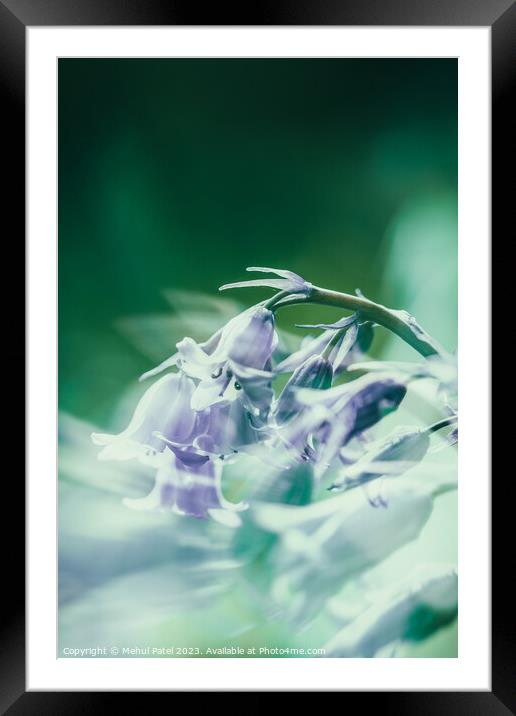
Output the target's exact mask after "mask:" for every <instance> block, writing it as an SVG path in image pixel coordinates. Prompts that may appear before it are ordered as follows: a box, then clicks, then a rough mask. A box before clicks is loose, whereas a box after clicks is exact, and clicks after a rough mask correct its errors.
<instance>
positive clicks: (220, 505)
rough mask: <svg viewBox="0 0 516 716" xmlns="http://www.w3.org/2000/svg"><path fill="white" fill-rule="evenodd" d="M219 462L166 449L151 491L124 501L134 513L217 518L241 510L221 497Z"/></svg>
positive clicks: (194, 454)
mask: <svg viewBox="0 0 516 716" xmlns="http://www.w3.org/2000/svg"><path fill="white" fill-rule="evenodd" d="M221 479H222V463H221V462H220V461H218V460H212V459H210V458H209V457H208V456H207V455H200V454H199V453H197V452H195V451H193V450H189V449H187V450H179V449H175V448H174V449H170V447H165V449H164V453H163V460H162V461H161V464H160V466H159V468H158V471H157V474H156V481H155V484H154V487H153V488H152V490H151V492H150V493H149V494H148V495H147V496H146V497H142V498H126V499H125V500H124V503H125V504H126V505H127V506H128V507H131V508H133V509H136V510H156V511H172V512H176V513H178V514H182V515H189V516H191V517H197V518H198V519H206V518H208V517H209V516H212V517H217V518H218V517H219V516H220V511H222V510H228V511H230V512H231V511H235V510H240V509H242V508H243V505H242V504H234V503H231V502H229V501H228V500H226V498H225V497H224V495H223V494H222V487H221Z"/></svg>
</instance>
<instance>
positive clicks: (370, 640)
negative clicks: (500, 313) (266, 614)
mask: <svg viewBox="0 0 516 716" xmlns="http://www.w3.org/2000/svg"><path fill="white" fill-rule="evenodd" d="M249 270H252V271H258V272H262V273H265V274H268V275H267V276H265V277H264V278H262V279H254V280H250V281H242V282H237V283H232V284H226V285H225V286H222V287H221V289H229V288H242V287H244V288H245V287H248V286H252V287H256V286H264V287H269V288H273V289H276V290H277V293H276V294H275V295H274V296H273V297H272V298H269V299H267V300H264V301H262V302H260V303H258V304H255V305H253V306H251V307H250V308H247V309H245V310H243V311H242V312H241V313H239V314H238V315H236V316H234V317H233V318H232V319H231V320H229V321H228V322H227V323H226V324H225V325H224V326H222V327H221V328H219V329H218V330H217V331H216V332H215V333H213V335H212V336H211V337H209V338H208V339H207V340H205V341H204V342H201V343H198V342H196V341H195V340H193V338H191V337H188V336H187V337H184V338H182V339H181V340H180V341H179V342H178V343H177V344H176V352H175V353H174V354H173V355H172V356H170V357H169V358H167V359H166V360H164V361H163V362H162V363H161V364H160V365H158V366H157V367H156V368H153V369H152V370H150V371H148V372H147V373H145V374H144V375H143V376H142V377H141V380H148V379H153V382H152V383H151V384H150V387H148V388H147V390H146V391H145V393H144V394H143V396H142V397H141V399H140V401H139V403H138V404H137V406H136V409H135V411H134V414H133V416H132V418H131V420H130V421H129V424H128V426H127V427H126V429H125V430H123V431H122V432H120V433H119V434H116V435H113V434H105V433H93V434H92V440H93V442H94V443H95V444H96V445H98V446H100V447H101V450H100V452H99V455H98V457H99V459H101V460H118V461H122V460H134V461H136V464H139V465H140V466H143V467H144V468H145V469H147V470H149V469H150V470H151V471H152V472H153V480H154V483H153V486H152V489H151V491H150V492H149V493H148V494H146V495H145V496H143V497H132V498H130V499H129V498H125V500H124V502H125V505H127V506H128V507H131V508H133V509H136V510H150V511H162V512H163V511H165V512H166V511H171V512H174V513H176V514H181V515H185V516H189V517H194V518H197V519H204V520H207V519H209V518H213V519H214V520H216V521H218V522H221V523H222V524H223V525H225V526H227V527H231V528H236V529H235V531H234V535H235V538H234V540H233V550H234V556H235V557H236V558H237V559H239V560H240V559H244V561H245V560H247V561H248V562H249V563H251V562H252V560H253V559H255V558H256V559H259V560H261V562H262V563H263V560H264V559H270V564H271V565H272V573H273V577H272V578H271V580H270V584H269V588H270V594H271V595H272V597H273V599H274V602H275V604H276V605H277V606H278V607H282V606H283V607H284V608H285V610H286V611H287V612H288V613H289V616H290V617H292V618H293V619H295V620H297V621H301V622H306V621H307V620H310V619H312V618H313V617H314V616H315V615H316V614H317V613H318V612H319V611H320V609H321V608H322V607H323V606H324V605H325V604H326V603H327V602H328V600H329V599H331V598H333V597H334V595H336V594H337V593H338V592H339V590H340V589H341V588H342V587H343V585H345V584H346V583H348V582H349V581H350V580H353V579H357V578H358V577H360V575H361V574H362V573H364V572H368V571H370V570H371V569H373V568H374V567H375V566H376V565H379V564H380V563H381V562H383V561H384V560H385V559H386V558H387V557H389V556H390V555H391V554H392V553H393V552H395V551H396V550H397V549H399V548H400V547H401V546H403V545H405V544H407V543H408V542H410V541H412V540H414V539H416V538H417V536H418V535H419V533H420V531H421V530H422V528H423V527H424V525H425V524H426V522H427V520H428V519H429V516H430V514H431V513H432V509H433V500H434V498H435V497H436V496H437V495H439V494H441V493H442V492H445V491H447V490H449V489H454V487H455V481H454V480H453V479H452V480H449V479H447V478H446V477H445V478H444V479H440V478H439V477H437V478H436V477H434V478H432V479H429V480H428V481H425V482H421V481H419V482H418V481H411V480H410V479H409V478H407V476H406V473H409V472H410V471H412V470H413V469H414V468H415V467H416V466H418V465H419V464H421V463H422V461H423V460H424V459H425V457H426V455H427V454H428V453H430V452H432V451H433V450H435V447H432V441H433V438H432V435H433V434H434V433H436V432H437V431H441V430H442V429H446V430H447V431H448V435H447V436H446V438H445V440H444V441H442V443H444V445H451V444H454V443H455V442H456V441H457V400H456V393H457V388H456V385H457V380H456V361H455V359H454V358H453V357H452V356H450V355H449V354H447V353H445V352H444V350H442V349H440V348H439V347H438V344H437V343H436V342H435V341H433V339H431V337H429V336H428V335H427V334H425V333H424V332H423V331H422V330H420V331H419V332H418V334H417V340H415V339H414V338H413V333H411V332H407V330H406V320H405V318H404V316H403V315H402V313H403V312H399V311H389V309H386V308H385V307H383V306H378V305H376V304H374V303H373V302H371V301H369V300H368V299H365V298H364V297H363V296H362V295H361V294H359V295H358V296H356V297H353V296H350V295H348V294H337V292H328V291H325V289H320V288H317V287H315V286H313V285H312V284H311V283H309V282H307V281H305V280H304V279H303V278H302V277H300V276H298V275H297V274H295V273H293V272H291V271H285V270H276V269H268V268H262V267H252V268H251V269H249ZM270 274H273V275H274V277H272V278H271V277H270ZM325 298H328V305H333V306H338V305H341V304H342V307H343V308H345V309H346V312H347V314H349V315H346V316H344V317H342V318H340V319H339V320H337V321H335V322H333V323H318V324H315V325H310V326H307V325H303V326H300V327H302V328H308V329H311V330H312V331H319V333H318V334H316V335H315V336H306V337H305V338H304V339H303V340H302V341H301V342H300V344H299V345H298V346H297V347H296V349H295V350H291V351H286V350H285V346H284V341H283V340H280V335H279V334H280V331H279V330H278V327H277V325H276V314H277V311H278V310H279V309H281V308H283V307H285V306H290V305H295V304H296V303H309V302H310V301H311V300H312V299H313V300H314V302H316V303H324V300H325ZM386 316H387V319H386ZM400 316H401V318H400ZM382 320H383V321H384V325H385V327H387V328H389V329H391V330H393V331H394V332H395V333H397V334H398V335H399V336H400V337H402V338H403V337H404V336H405V337H406V340H407V342H408V343H409V344H410V345H412V347H415V348H416V349H418V350H420V353H421V354H422V355H423V356H424V361H423V362H414V363H394V362H386V361H372V360H366V353H367V350H368V349H369V347H370V346H371V343H372V340H373V336H374V330H375V328H376V327H377V326H378V325H382ZM436 346H437V347H436ZM285 375H286V376H287V377H286V378H285ZM357 376H358V377H357ZM420 379H422V380H423V382H425V381H426V382H428V381H430V382H432V383H433V385H434V392H435V395H436V398H437V403H436V405H437V410H438V415H437V416H436V417H437V418H438V419H437V420H435V419H434V422H433V423H431V424H425V425H414V426H411V427H400V426H398V427H396V428H395V429H394V430H392V429H387V430H385V429H384V428H383V426H384V425H385V422H386V421H385V418H386V417H387V416H389V415H390V414H392V413H394V412H395V411H397V410H398V408H399V407H400V406H401V404H402V402H403V401H404V399H405V396H406V394H407V391H408V390H409V388H410V386H411V384H413V383H414V382H415V381H418V380H420ZM278 386H281V387H280V388H278ZM391 422H392V419H391ZM380 424H381V425H380ZM379 427H381V428H382V429H381V430H380V433H378V428H379ZM238 463H239V464H240V465H242V466H243V471H244V472H248V473H250V474H251V478H249V479H248V480H247V487H248V488H249V489H248V490H247V494H246V495H245V501H243V500H242V501H240V502H233V501H231V500H229V499H228V498H227V496H225V494H224V483H223V478H224V477H225V475H226V474H227V471H228V470H229V471H231V470H232V469H234V468H233V466H234V465H235V464H238ZM250 465H254V472H255V474H256V473H258V480H257V481H256V484H254V479H253V475H252V473H253V469H251V470H249V466H250ZM256 466H258V468H256ZM392 478H396V479H395V480H393V479H392ZM384 481H386V482H388V483H389V485H390V487H389V495H388V499H386V498H385V497H384V496H382V495H381V494H380V487H381V486H383V482H384ZM371 483H373V484H374V485H376V488H374V487H373V489H376V491H377V494H376V497H375V498H374V499H373V498H372V497H371V496H370V494H369V493H368V492H367V490H368V489H370V488H371ZM314 492H316V493H317V496H316V497H315V498H314ZM350 493H351V494H350ZM364 498H365V499H364ZM219 529H222V528H219ZM269 552H270V555H269ZM267 555H269V556H267ZM436 579H437V581H436V580H435V579H434V578H433V577H432V579H431V580H430V581H429V582H428V583H427V582H425V583H424V584H423V585H420V586H418V587H417V589H418V590H419V591H418V592H417V594H416V596H414V594H415V592H414V590H413V589H412V587H411V588H410V589H409V591H408V592H399V591H398V592H395V593H393V594H392V595H391V596H390V597H389V600H388V604H389V606H388V609H387V611H385V610H384V611H382V612H381V613H378V612H377V611H375V609H372V610H370V611H366V612H364V615H363V617H362V618H361V620H359V621H358V622H357V624H358V626H359V627H360V630H359V632H355V631H353V630H349V629H343V630H342V633H341V634H338V635H337V637H336V639H335V640H334V641H333V642H332V643H331V644H330V647H329V650H330V652H331V653H332V654H335V655H339V654H347V655H362V654H363V655H370V654H372V653H374V652H375V651H376V650H378V649H379V648H380V647H381V646H382V645H383V643H384V638H386V637H385V634H386V633H387V632H385V630H383V631H381V630H380V631H381V637H379V636H378V630H375V629H374V628H373V627H372V626H371V624H376V623H377V622H378V623H380V622H381V623H382V624H383V623H387V622H389V623H390V622H391V621H392V622H393V623H394V622H396V624H397V627H396V629H398V631H404V632H406V633H407V634H408V633H409V632H410V634H411V635H412V636H411V637H410V638H412V637H413V634H414V633H415V632H413V631H410V629H409V626H410V624H411V623H412V622H411V619H412V613H413V611H414V610H415V611H417V610H420V609H423V608H424V609H428V610H429V614H430V613H431V616H432V619H433V620H434V621H432V624H434V622H435V624H437V625H440V624H442V623H448V622H449V621H450V619H451V618H452V615H453V610H454V608H455V606H454V604H455V602H454V598H453V594H452V595H451V598H450V600H449V604H448V601H446V599H445V600H444V601H445V602H446V604H445V606H444V607H442V608H441V604H440V602H439V599H440V595H441V592H443V593H445V596H446V595H448V596H449V595H450V594H451V593H452V592H453V589H456V575H455V572H452V573H451V576H450V573H449V570H448V572H446V573H444V575H443V574H441V573H439V575H438V577H437V578H436ZM432 580H433V581H432ZM450 585H451V586H450ZM434 592H435V593H436V594H437V597H436V598H435V599H434V597H433V596H432V595H434ZM429 595H430V596H429ZM430 597H431V598H430ZM421 605H423V606H421ZM428 605H430V606H428ZM389 610H390V611H389ZM432 610H433V611H432ZM418 613H419V612H418ZM400 615H401V616H400ZM389 620H390V621H389ZM396 620H397V621H396ZM398 622H399V623H398ZM357 628H358V627H357ZM436 628H437V626H436ZM414 638H416V637H415V636H414ZM385 643H387V642H385Z"/></svg>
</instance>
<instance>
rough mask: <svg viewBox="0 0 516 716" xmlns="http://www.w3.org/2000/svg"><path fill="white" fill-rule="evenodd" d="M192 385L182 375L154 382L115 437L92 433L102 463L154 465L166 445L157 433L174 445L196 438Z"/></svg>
mask: <svg viewBox="0 0 516 716" xmlns="http://www.w3.org/2000/svg"><path fill="white" fill-rule="evenodd" d="M194 390H195V384H194V381H193V380H191V378H189V377H188V376H187V375H185V374H184V373H170V374H168V375H165V376H163V377H162V378H160V379H159V380H157V381H156V382H155V383H153V385H151V387H150V388H149V389H148V390H147V391H146V392H145V393H144V395H143V396H142V398H141V399H140V401H139V403H138V405H137V406H136V409H135V411H134V414H133V417H132V418H131V421H130V422H129V425H128V426H127V428H126V429H125V430H123V431H122V432H121V433H119V434H118V435H109V434H105V433H92V435H91V438H92V441H93V442H94V443H95V445H101V446H102V448H103V449H102V450H101V452H100V453H99V459H101V460H128V459H131V458H138V459H139V460H140V461H141V462H144V463H149V464H152V465H157V464H158V463H159V459H160V453H161V452H162V451H163V449H164V446H165V443H164V442H163V440H162V439H160V438H158V437H156V433H160V434H161V435H163V436H165V438H166V439H167V440H169V441H171V442H172V443H174V444H177V445H188V444H190V443H191V441H192V440H193V438H194V437H195V435H196V434H197V430H198V425H199V416H198V415H197V414H196V413H195V411H194V410H192V408H191V406H190V404H191V400H192V396H193V394H194Z"/></svg>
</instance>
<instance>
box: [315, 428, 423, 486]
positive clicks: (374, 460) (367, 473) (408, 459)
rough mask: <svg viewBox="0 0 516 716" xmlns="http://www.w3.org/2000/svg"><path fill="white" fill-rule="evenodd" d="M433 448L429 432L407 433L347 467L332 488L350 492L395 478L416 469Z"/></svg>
mask: <svg viewBox="0 0 516 716" xmlns="http://www.w3.org/2000/svg"><path fill="white" fill-rule="evenodd" d="M429 446H430V432H429V431H428V430H425V429H422V430H421V429H417V430H412V429H410V430H405V431H404V432H403V433H398V434H397V435H396V436H395V437H390V438H388V439H387V440H383V441H381V442H380V443H379V444H377V445H375V446H373V447H371V448H370V449H368V450H367V451H366V453H365V454H364V455H363V456H362V457H361V458H360V459H359V460H358V461H357V462H356V463H355V464H354V465H352V466H350V467H348V468H347V469H346V470H345V471H344V472H343V473H342V474H341V475H340V476H339V477H338V479H337V480H336V481H335V482H334V483H333V485H332V486H331V487H330V488H329V489H331V490H339V491H343V490H349V489H351V488H353V487H356V486H357V485H365V484H366V483H368V482H371V481H372V480H376V479H377V478H378V477H381V476H382V475H385V476H387V477H395V476H398V475H402V474H403V473H404V472H406V471H407V470H410V469H411V468H412V467H414V466H415V465H417V464H418V463H419V462H420V461H421V460H422V459H423V458H424V456H425V455H426V453H427V451H428V448H429Z"/></svg>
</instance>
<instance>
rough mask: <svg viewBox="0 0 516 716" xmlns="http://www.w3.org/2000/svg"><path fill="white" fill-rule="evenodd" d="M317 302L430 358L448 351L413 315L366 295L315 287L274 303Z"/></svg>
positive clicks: (281, 304)
mask: <svg viewBox="0 0 516 716" xmlns="http://www.w3.org/2000/svg"><path fill="white" fill-rule="evenodd" d="M307 303H316V304H319V305H323V306H334V307H335V308H344V309H345V310H348V311H356V312H357V313H358V314H359V316H360V318H361V319H365V320H368V321H372V322H373V323H377V324H378V325H380V326H384V327H385V328H387V329H388V330H389V331H392V333H395V334H396V335H397V336H399V337H400V338H401V339H402V340H404V341H405V342H406V343H408V344H409V345H410V346H412V348H414V349H415V350H416V351H418V353H420V354H421V355H422V356H424V357H425V358H427V357H428V356H432V355H441V356H444V355H446V351H445V349H444V348H443V347H442V346H441V345H440V344H439V343H438V342H437V341H436V340H434V339H433V338H432V336H430V335H429V334H428V333H426V331H424V330H423V329H422V328H421V326H419V324H418V323H417V321H416V319H415V318H414V316H411V315H410V314H409V313H407V311H397V310H395V309H393V308H387V307H386V306H382V305H381V304H379V303H375V302H374V301H370V300H369V299H368V298H365V297H364V296H354V295H352V294H349V293H341V292H340V291H331V290H329V289H326V288H319V287H318V286H313V288H312V290H311V292H310V293H309V294H308V295H306V296H299V297H297V296H296V297H295V298H290V299H289V297H285V298H281V299H280V298H279V295H278V299H277V302H275V304H274V308H275V310H277V309H278V308H281V307H283V306H293V305H296V304H307Z"/></svg>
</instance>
